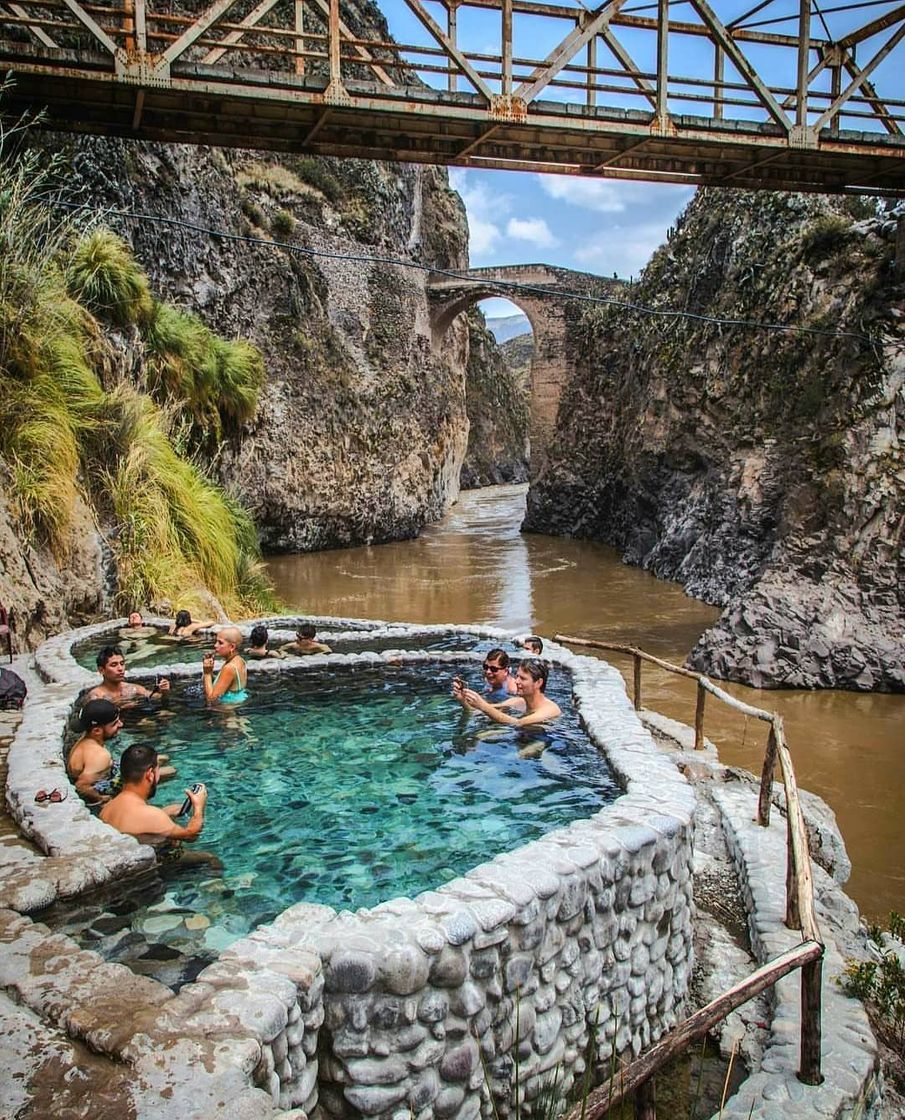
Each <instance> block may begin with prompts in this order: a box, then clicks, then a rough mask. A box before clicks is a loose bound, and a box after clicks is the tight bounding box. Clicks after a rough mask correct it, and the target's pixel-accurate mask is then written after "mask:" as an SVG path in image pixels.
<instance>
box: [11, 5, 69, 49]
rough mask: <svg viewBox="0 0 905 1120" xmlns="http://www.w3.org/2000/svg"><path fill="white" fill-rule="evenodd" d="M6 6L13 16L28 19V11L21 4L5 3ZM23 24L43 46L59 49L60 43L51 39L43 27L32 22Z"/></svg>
mask: <svg viewBox="0 0 905 1120" xmlns="http://www.w3.org/2000/svg"><path fill="white" fill-rule="evenodd" d="M6 6H7V7H8V8H9V10H10V11H11V12H12V13H13V15H14V16H18V17H19V19H22V20H28V12H27V11H26V10H25V9H24V8H23V7H22V5H21V4H7V5H6ZM25 26H26V27H27V28H28V30H29V31H30V32H31V33H32V35H34V37H35V38H36V39H37V40H38V42H39V43H41V44H42V45H43V46H45V47H49V48H50V49H51V50H59V49H60V44H59V43H57V42H55V41H54V40H53V39H51V37H50V36H49V35H48V34H47V32H46V31H44V29H43V28H41V27H37V26H35V24H33V23H26V24H25Z"/></svg>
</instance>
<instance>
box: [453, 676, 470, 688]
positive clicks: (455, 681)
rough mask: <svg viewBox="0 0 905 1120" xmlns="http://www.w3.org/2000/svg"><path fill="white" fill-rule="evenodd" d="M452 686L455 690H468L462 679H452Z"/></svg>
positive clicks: (465, 682)
mask: <svg viewBox="0 0 905 1120" xmlns="http://www.w3.org/2000/svg"><path fill="white" fill-rule="evenodd" d="M453 685H454V686H455V687H456V688H468V682H467V681H466V680H465V678H464V677H453Z"/></svg>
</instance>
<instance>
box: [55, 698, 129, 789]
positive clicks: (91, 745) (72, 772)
mask: <svg viewBox="0 0 905 1120" xmlns="http://www.w3.org/2000/svg"><path fill="white" fill-rule="evenodd" d="M79 723H80V725H81V728H82V730H83V731H84V732H85V734H84V735H83V736H82V738H81V739H79V741H78V742H77V743H76V744H75V746H74V747H73V748H72V750H71V751H70V752H69V757H68V758H67V759H66V771H67V773H68V774H69V777H70V779H71V780H72V781H73V782H74V783H75V790H76V793H78V794H79V795H80V796H81V797H82V798H83V800H85V801H87V802H88V804H89V805H100V804H103V802H105V801H109V800H110V798H111V797H112V796H113V795H114V793H115V792H116V790H115V787H114V783H115V782H116V779H117V775H118V769H117V766H116V763H115V762H114V761H113V757H112V755H111V754H110V752H109V750H107V741H108V740H109V739H112V738H113V737H114V736H115V735H118V734H119V729H120V728H121V727H122V725H123V721H122V720H121V719H120V718H119V708H117V706H116V705H115V704H111V703H110V701H109V700H89V701H88V703H87V704H86V705H85V706H84V708H82V712H81V715H80V717H79Z"/></svg>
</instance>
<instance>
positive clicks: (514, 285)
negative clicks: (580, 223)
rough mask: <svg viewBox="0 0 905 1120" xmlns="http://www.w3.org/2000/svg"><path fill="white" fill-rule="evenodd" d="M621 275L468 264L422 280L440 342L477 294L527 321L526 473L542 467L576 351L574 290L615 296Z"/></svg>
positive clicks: (578, 313)
mask: <svg viewBox="0 0 905 1120" xmlns="http://www.w3.org/2000/svg"><path fill="white" fill-rule="evenodd" d="M625 287H626V284H625V281H623V280H617V279H612V280H608V279H605V278H604V277H602V276H593V275H591V274H590V273H587V272H575V271H573V270H572V269H568V268H557V267H555V266H553V265H548V264H520V265H505V266H501V267H492V268H472V269H469V270H468V271H467V272H456V273H449V272H444V273H435V274H434V275H432V276H431V279H430V281H429V282H428V295H429V298H430V305H431V341H432V345H433V347H434V349H435V350H437V351H439V350H440V349H441V348H442V346H443V340H444V338H445V335H446V332H447V331H448V330H449V328H450V326H451V325H452V322H453V320H454V319H455V318H456V317H457V316H458V315H461V314H462V313H463V312H464V311H466V310H467V309H468V308H469V307H471V306H472V305H473V304H475V303H478V302H479V301H480V300H482V299H489V298H502V299H508V300H510V301H511V302H512V303H514V304H516V306H517V307H519V308H520V309H521V310H522V311H524V313H525V315H526V316H527V317H528V321H529V322H530V324H531V329H532V331H533V333H534V354H533V356H532V359H531V431H530V437H531V479H532V481H536V480H537V479H538V478H539V477H540V476H541V475H542V474H543V470H544V465H545V462H546V449H547V447H548V446H549V444H550V440H551V438H552V435H553V432H554V429H555V427H556V414H557V412H558V411H559V401H560V397H561V396H562V391H563V387H564V386H565V384H566V383H567V382H568V380H569V379H570V378H571V376H572V372H573V370H574V366H575V362H576V360H577V358H578V356H579V354H580V351H581V342H580V331H579V329H578V328H579V325H580V322H581V317H582V314H583V312H584V310H585V309H586V308H587V307H588V303H587V302H586V301H584V300H582V299H577V298H574V297H575V296H602V297H610V298H618V297H619V296H620V295H621V294H622V293H623V291H624V290H625Z"/></svg>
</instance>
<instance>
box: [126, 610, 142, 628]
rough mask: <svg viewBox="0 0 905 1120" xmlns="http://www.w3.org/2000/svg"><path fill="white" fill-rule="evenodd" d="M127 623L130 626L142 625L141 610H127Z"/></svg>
mask: <svg viewBox="0 0 905 1120" xmlns="http://www.w3.org/2000/svg"><path fill="white" fill-rule="evenodd" d="M129 625H130V626H143V625H144V620H143V619H142V617H141V611H130V612H129Z"/></svg>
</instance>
